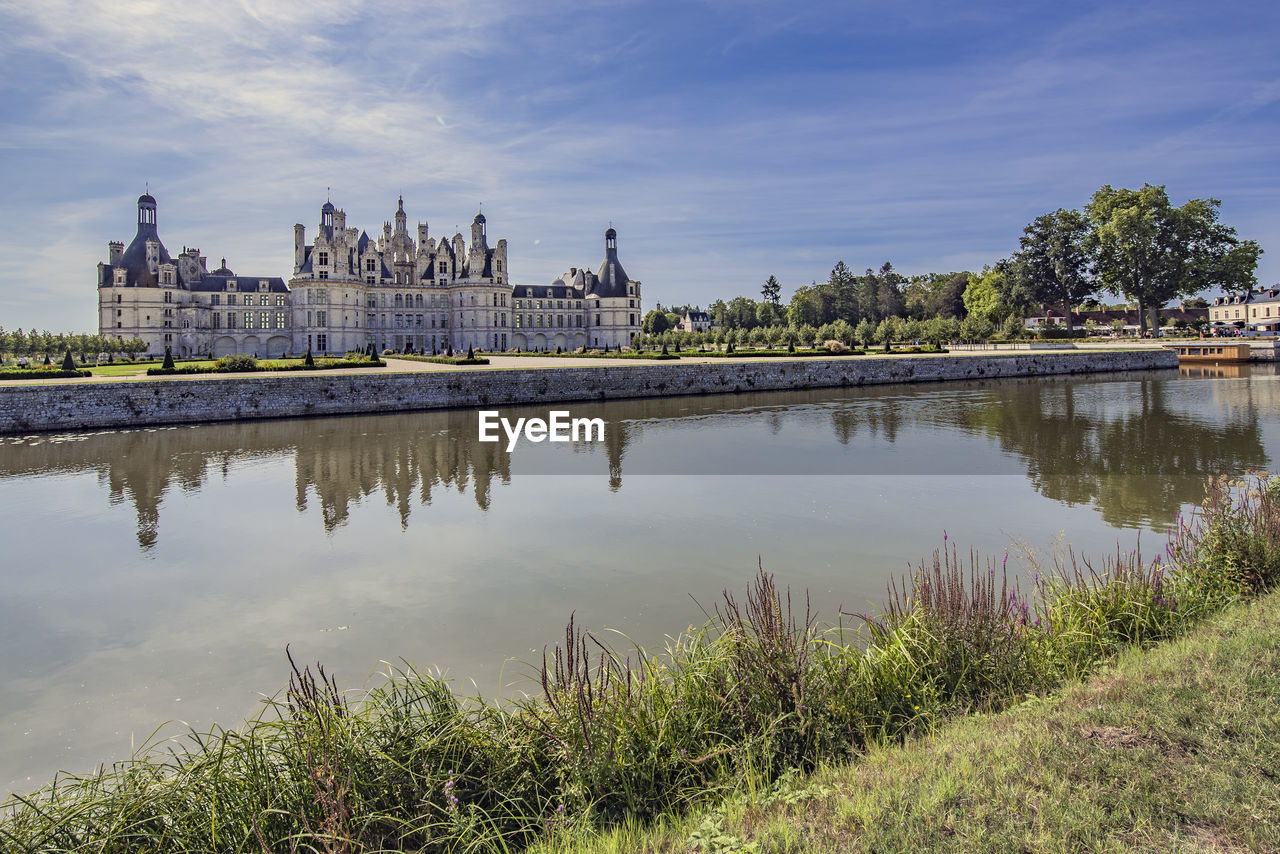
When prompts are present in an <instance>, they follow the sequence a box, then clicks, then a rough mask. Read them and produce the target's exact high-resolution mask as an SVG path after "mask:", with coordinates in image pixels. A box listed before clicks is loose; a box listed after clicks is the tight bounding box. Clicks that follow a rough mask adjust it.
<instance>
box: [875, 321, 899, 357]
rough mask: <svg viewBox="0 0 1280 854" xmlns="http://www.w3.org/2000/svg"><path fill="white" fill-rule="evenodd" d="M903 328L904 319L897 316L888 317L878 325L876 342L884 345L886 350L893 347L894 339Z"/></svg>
mask: <svg viewBox="0 0 1280 854" xmlns="http://www.w3.org/2000/svg"><path fill="white" fill-rule="evenodd" d="M901 329H902V321H901V320H899V319H898V318H896V317H886V318H885V319H884V320H881V321H880V323H879V324H878V325H877V326H876V331H875V335H874V337H875V342H876V343H877V344H882V345H884V349H885V352H888V351H889V350H891V349H892V348H893V342H894V339H895V338H897V337H898V333H899V331H901Z"/></svg>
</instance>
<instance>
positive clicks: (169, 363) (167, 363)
mask: <svg viewBox="0 0 1280 854" xmlns="http://www.w3.org/2000/svg"><path fill="white" fill-rule="evenodd" d="M160 367H161V368H163V369H164V370H166V371H172V370H173V369H174V368H175V367H177V366H176V365H174V364H173V352H172V351H170V349H169V348H168V347H165V348H164V364H163V365H161V366H160Z"/></svg>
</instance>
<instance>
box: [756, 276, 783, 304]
mask: <svg viewBox="0 0 1280 854" xmlns="http://www.w3.org/2000/svg"><path fill="white" fill-rule="evenodd" d="M760 293H761V294H762V295H763V296H764V301H765V302H766V303H768V304H770V305H772V306H774V307H775V308H780V307H781V306H782V283H781V282H779V281H778V277H777V276H770V277H769V279H768V281H766V282H765V283H764V287H762V288H760Z"/></svg>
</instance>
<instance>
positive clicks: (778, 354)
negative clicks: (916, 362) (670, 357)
mask: <svg viewBox="0 0 1280 854" xmlns="http://www.w3.org/2000/svg"><path fill="white" fill-rule="evenodd" d="M681 355H686V354H684V353H682V354H681ZM687 355H689V356H711V357H712V358H716V359H757V358H762V357H763V358H776V359H792V358H796V357H799V358H822V357H826V356H833V357H834V356H863V355H866V351H865V350H845V351H843V352H841V353H834V352H832V351H830V350H796V351H795V352H794V353H793V352H791V351H790V350H734V351H733V352H732V353H731V352H729V351H727V350H707V351H706V352H701V351H698V350H690V351H688V353H687Z"/></svg>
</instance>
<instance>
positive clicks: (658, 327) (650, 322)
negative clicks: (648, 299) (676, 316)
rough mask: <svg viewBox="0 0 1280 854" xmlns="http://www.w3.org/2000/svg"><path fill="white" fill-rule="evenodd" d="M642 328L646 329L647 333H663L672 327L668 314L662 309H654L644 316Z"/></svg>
mask: <svg viewBox="0 0 1280 854" xmlns="http://www.w3.org/2000/svg"><path fill="white" fill-rule="evenodd" d="M640 328H641V329H643V330H644V331H645V334H646V335H661V334H662V333H664V332H666V331H667V329H669V328H670V325H669V323H668V321H667V316H666V314H664V313H663V312H661V311H658V310H657V309H654V310H653V311H650V312H649V313H648V314H646V315H645V316H644V321H643V322H642V323H641V325H640Z"/></svg>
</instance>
